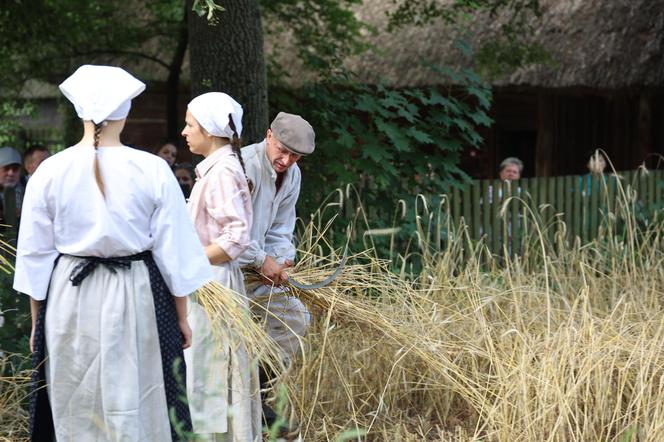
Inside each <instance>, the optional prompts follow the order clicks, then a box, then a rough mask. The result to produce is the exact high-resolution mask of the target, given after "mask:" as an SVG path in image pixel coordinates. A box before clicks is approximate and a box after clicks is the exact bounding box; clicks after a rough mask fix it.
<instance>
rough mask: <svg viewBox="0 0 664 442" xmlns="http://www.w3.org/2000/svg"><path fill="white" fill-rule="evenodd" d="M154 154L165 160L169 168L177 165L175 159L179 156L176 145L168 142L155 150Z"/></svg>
mask: <svg viewBox="0 0 664 442" xmlns="http://www.w3.org/2000/svg"><path fill="white" fill-rule="evenodd" d="M154 154H155V155H157V156H158V157H160V158H163V159H164V161H166V162H167V163H168V165H169V166H171V167H173V165H174V164H175V159H176V158H177V156H178V148H177V146H176V145H175V143H173V142H171V141H167V142H165V143H164V144H162V145H161V147H160V148H158V149H157V150H155V151H154Z"/></svg>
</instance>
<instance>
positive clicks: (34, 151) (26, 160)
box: [23, 144, 51, 181]
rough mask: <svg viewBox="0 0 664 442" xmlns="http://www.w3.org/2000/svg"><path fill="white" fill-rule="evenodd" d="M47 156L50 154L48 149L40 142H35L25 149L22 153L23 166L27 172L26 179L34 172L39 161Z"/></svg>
mask: <svg viewBox="0 0 664 442" xmlns="http://www.w3.org/2000/svg"><path fill="white" fill-rule="evenodd" d="M49 156H51V153H50V152H49V151H48V148H47V147H46V146H43V145H41V144H35V145H34V146H32V147H30V148H28V150H26V151H25V153H24V154H23V167H25V171H26V172H27V175H26V177H25V178H26V181H27V180H29V179H30V177H31V176H32V174H33V173H35V170H37V168H38V167H39V165H40V164H41V162H42V161H44V160H45V159H46V158H48V157H49Z"/></svg>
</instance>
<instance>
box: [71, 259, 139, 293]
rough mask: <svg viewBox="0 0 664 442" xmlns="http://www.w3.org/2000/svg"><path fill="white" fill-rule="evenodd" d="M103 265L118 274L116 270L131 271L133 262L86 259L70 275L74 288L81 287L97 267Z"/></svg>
mask: <svg viewBox="0 0 664 442" xmlns="http://www.w3.org/2000/svg"><path fill="white" fill-rule="evenodd" d="M99 264H101V265H104V266H106V267H107V268H108V269H109V270H110V271H111V272H113V273H116V272H117V270H116V269H120V268H123V269H129V268H131V261H130V260H127V259H118V258H99V257H96V256H90V257H87V258H84V259H83V260H82V261H81V262H79V263H78V264H76V266H75V267H74V269H73V270H72V271H71V274H70V275H69V280H70V281H71V283H72V285H73V286H78V285H81V282H82V281H83V280H84V279H85V278H86V277H87V276H88V275H89V274H90V273H92V272H93V270H94V269H95V268H97V266H98V265H99Z"/></svg>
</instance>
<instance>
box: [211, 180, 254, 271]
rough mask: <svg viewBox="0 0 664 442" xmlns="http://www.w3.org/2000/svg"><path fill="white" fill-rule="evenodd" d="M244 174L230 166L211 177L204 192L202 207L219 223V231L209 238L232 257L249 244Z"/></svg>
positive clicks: (248, 203)
mask: <svg viewBox="0 0 664 442" xmlns="http://www.w3.org/2000/svg"><path fill="white" fill-rule="evenodd" d="M242 180H244V177H241V176H238V175H237V174H236V173H234V171H233V170H232V169H230V168H223V169H222V171H221V172H219V173H215V174H214V175H213V176H211V177H210V179H209V183H208V189H207V190H208V191H207V192H206V193H205V208H206V210H207V213H208V215H209V216H210V218H212V219H213V220H214V222H215V223H216V224H217V225H218V226H221V234H220V235H219V236H218V237H217V238H213V239H212V241H213V242H214V243H215V244H217V245H218V246H219V247H221V248H222V249H223V250H224V252H226V254H227V255H228V256H229V257H230V258H231V259H235V258H237V257H238V256H240V255H241V254H242V253H243V252H244V251H245V250H246V249H247V247H248V246H249V245H250V243H251V237H250V230H251V217H252V210H251V201H250V197H249V189H248V187H247V184H246V180H245V181H244V182H243V181H242Z"/></svg>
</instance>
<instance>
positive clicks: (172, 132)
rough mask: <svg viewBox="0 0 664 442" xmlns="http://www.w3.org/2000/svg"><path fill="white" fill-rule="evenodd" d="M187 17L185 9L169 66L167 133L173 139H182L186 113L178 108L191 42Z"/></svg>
mask: <svg viewBox="0 0 664 442" xmlns="http://www.w3.org/2000/svg"><path fill="white" fill-rule="evenodd" d="M185 8H186V6H185ZM187 18H188V17H187V10H186V9H185V15H184V20H183V22H182V24H181V26H180V29H179V31H178V32H179V35H178V45H177V48H176V49H175V53H174V54H173V58H172V59H171V63H170V65H169V67H168V79H167V80H166V133H167V135H168V139H169V140H171V141H177V140H179V139H180V128H181V126H182V125H183V123H182V122H183V121H184V113H183V114H180V110H179V109H178V98H179V97H180V73H181V72H182V62H183V61H184V56H185V54H186V52H187V45H188V43H189V32H188V29H187Z"/></svg>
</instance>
